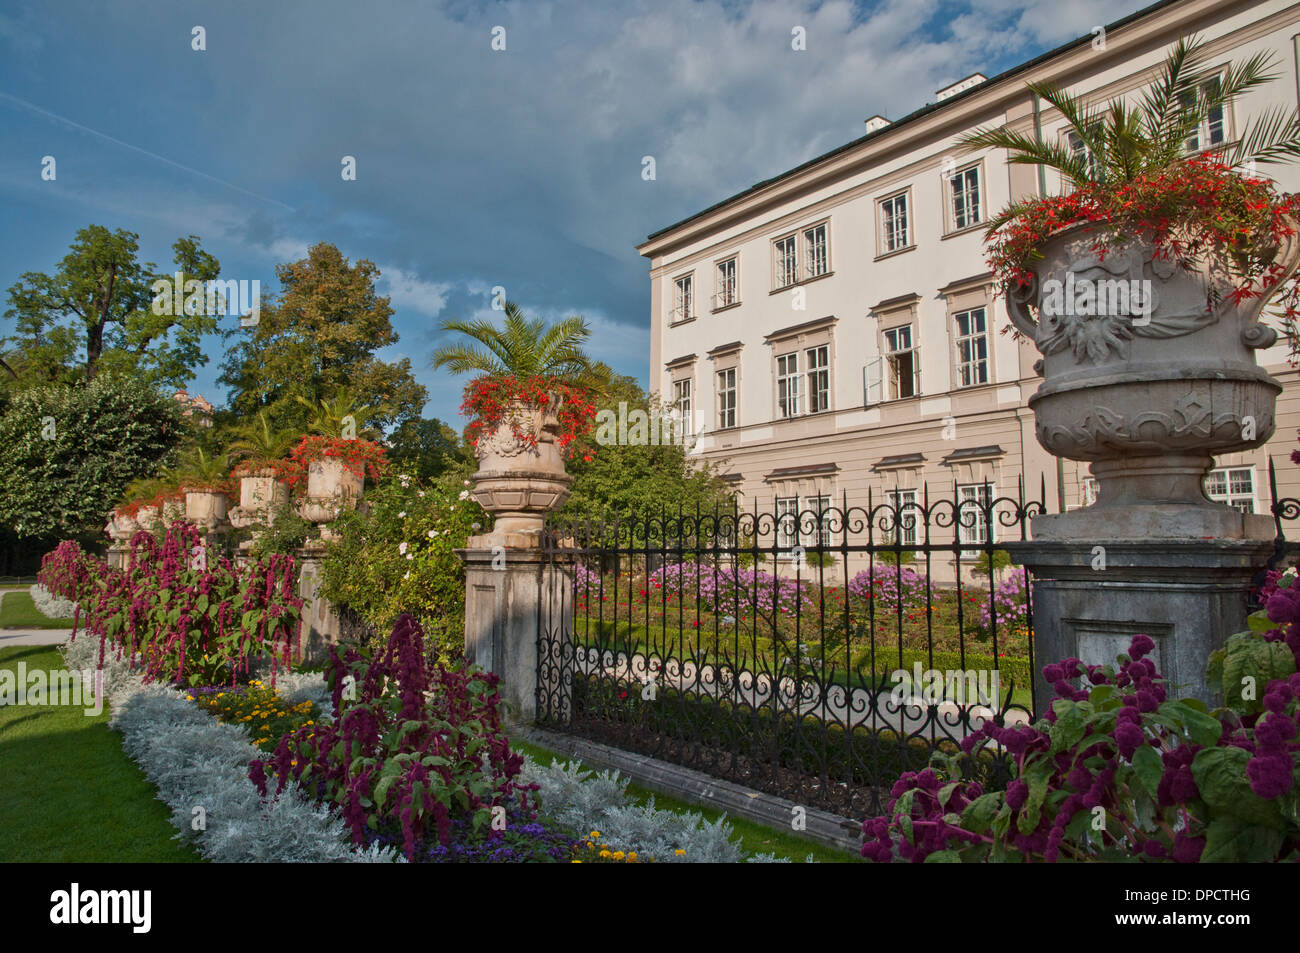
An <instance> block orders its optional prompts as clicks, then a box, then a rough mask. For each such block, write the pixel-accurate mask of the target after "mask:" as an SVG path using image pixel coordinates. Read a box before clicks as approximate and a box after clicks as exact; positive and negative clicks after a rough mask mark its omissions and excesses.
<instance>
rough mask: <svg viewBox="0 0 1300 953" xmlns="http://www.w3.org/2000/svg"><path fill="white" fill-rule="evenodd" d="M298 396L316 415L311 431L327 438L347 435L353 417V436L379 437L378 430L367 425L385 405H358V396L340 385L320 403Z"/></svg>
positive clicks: (366, 438) (364, 438)
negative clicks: (332, 395) (346, 431)
mask: <svg viewBox="0 0 1300 953" xmlns="http://www.w3.org/2000/svg"><path fill="white" fill-rule="evenodd" d="M295 399H296V400H297V401H298V403H300V404H302V405H303V406H304V407H306V408H307V409H308V410H311V411H312V414H313V415H312V418H311V420H310V421H309V422H308V424H307V429H308V430H309V431H310V432H311V433H314V434H320V435H322V436H325V437H339V438H343V432H344V430H345V429H347V422H348V418H351V420H352V429H353V434H352V435H353V437H355V438H357V439H363V440H377V439H378V438H379V433H378V431H376V430H375V429H374V428H372V427H369V426H367V423H368V422H369V421H370V420H371V419H372V418H373V417H375V416H377V415H378V414H379V413H380V412H381V411H382V409H383V408H380V407H371V406H370V405H369V404H358V403H357V397H356V395H355V394H353V393H352V391H351V390H349V389H348V388H346V387H341V388H339V390H338V391H337V392H335V394H334V397H333V398H327V397H322V398H321V399H320V401H318V402H317V403H316V404H313V403H312V402H311V401H309V400H307V399H306V398H304V397H297V398H295Z"/></svg>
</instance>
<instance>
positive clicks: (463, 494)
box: [460, 490, 469, 500]
mask: <svg viewBox="0 0 1300 953" xmlns="http://www.w3.org/2000/svg"><path fill="white" fill-rule="evenodd" d="M460 498H461V499H462V500H468V499H469V490H461V491H460Z"/></svg>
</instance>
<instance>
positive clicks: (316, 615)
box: [297, 544, 340, 665]
mask: <svg viewBox="0 0 1300 953" xmlns="http://www.w3.org/2000/svg"><path fill="white" fill-rule="evenodd" d="M324 554H325V550H324V549H323V548H320V547H316V546H311V545H310V544H308V545H307V546H305V547H303V548H302V549H300V550H298V552H297V558H298V566H299V574H298V596H299V598H301V599H304V600H306V602H305V604H304V605H303V607H302V623H301V627H300V629H299V642H298V645H299V648H300V649H301V650H302V653H303V660H304V661H306V662H308V663H310V664H313V665H317V664H320V663H322V662H324V661H325V660H326V659H328V658H329V650H330V646H331V645H337V644H338V641H339V630H340V625H339V614H338V612H337V611H336V610H335V608H334V606H333V605H332V604H331V603H330V601H329V600H328V599H326V598H325V597H324V596H322V595H320V586H321V580H320V572H321V557H322V556H324Z"/></svg>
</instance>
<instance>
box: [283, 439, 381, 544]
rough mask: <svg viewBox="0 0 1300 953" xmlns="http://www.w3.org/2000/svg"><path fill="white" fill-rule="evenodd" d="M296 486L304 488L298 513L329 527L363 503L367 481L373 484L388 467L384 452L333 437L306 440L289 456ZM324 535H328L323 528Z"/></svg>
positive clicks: (371, 445)
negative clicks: (339, 516)
mask: <svg viewBox="0 0 1300 953" xmlns="http://www.w3.org/2000/svg"><path fill="white" fill-rule="evenodd" d="M290 460H291V462H292V464H293V465H294V474H295V475H294V476H292V477H291V478H290V479H291V480H293V481H294V482H295V485H303V484H304V483H305V485H303V499H302V501H301V502H300V503H299V504H298V513H299V515H301V516H302V518H303V519H306V520H310V521H311V522H313V523H319V524H326V523H329V522H331V521H333V520H335V519H337V518H338V515H339V513H341V512H342V511H343V510H344V509H345V508H346V509H351V508H353V507H355V506H356V505H357V501H358V500H359V499H361V493H362V490H363V489H364V487H365V481H366V478H367V477H369V478H370V480H371V481H372V482H373V481H375V480H378V479H379V477H380V475H381V474H382V473H383V472H384V470H385V469H387V467H388V458H387V456H386V454H385V452H384V448H383V447H381V446H379V444H377V443H374V442H373V441H370V440H362V439H356V438H353V439H346V438H342V437H333V436H312V437H303V438H302V441H301V442H300V443H299V444H298V446H297V447H295V448H294V450H293V453H292V454H291V456H290ZM322 534H323V535H328V533H327V531H326V530H325V529H324V528H322Z"/></svg>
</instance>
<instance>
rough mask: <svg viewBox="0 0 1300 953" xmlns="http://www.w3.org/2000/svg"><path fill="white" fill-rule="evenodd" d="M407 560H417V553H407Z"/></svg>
mask: <svg viewBox="0 0 1300 953" xmlns="http://www.w3.org/2000/svg"><path fill="white" fill-rule="evenodd" d="M406 558H407V559H414V558H415V553H407V554H406Z"/></svg>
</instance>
